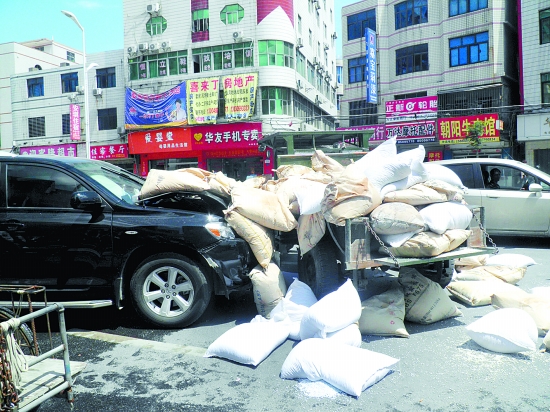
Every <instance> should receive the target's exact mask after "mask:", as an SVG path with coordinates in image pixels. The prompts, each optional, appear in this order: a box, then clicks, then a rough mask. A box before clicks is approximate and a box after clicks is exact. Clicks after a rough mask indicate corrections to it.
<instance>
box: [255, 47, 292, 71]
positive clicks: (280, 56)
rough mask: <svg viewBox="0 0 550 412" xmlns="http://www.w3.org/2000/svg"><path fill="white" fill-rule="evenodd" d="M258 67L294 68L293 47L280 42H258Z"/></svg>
mask: <svg viewBox="0 0 550 412" xmlns="http://www.w3.org/2000/svg"><path fill="white" fill-rule="evenodd" d="M258 53H259V59H260V66H284V67H290V68H294V47H293V46H292V44H290V43H287V42H286V41H282V40H260V41H258Z"/></svg>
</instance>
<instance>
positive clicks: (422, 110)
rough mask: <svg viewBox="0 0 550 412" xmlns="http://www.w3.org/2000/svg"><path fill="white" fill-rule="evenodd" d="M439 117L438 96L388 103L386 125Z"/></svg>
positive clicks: (390, 101)
mask: <svg viewBox="0 0 550 412" xmlns="http://www.w3.org/2000/svg"><path fill="white" fill-rule="evenodd" d="M436 117H437V96H426V97H415V98H413V99H404V100H389V101H387V102H386V123H393V122H406V121H411V120H418V119H435V118H436Z"/></svg>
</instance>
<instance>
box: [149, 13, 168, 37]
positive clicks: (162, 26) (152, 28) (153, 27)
mask: <svg viewBox="0 0 550 412" xmlns="http://www.w3.org/2000/svg"><path fill="white" fill-rule="evenodd" d="M167 26H168V22H167V21H166V19H165V18H164V17H162V16H155V17H151V18H150V19H149V21H148V22H147V23H145V31H147V33H149V35H150V36H155V35H157V34H162V33H164V31H165V30H166V27H167Z"/></svg>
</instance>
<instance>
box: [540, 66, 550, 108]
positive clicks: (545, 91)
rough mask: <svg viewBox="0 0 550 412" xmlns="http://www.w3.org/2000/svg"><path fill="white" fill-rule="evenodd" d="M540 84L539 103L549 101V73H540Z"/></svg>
mask: <svg viewBox="0 0 550 412" xmlns="http://www.w3.org/2000/svg"><path fill="white" fill-rule="evenodd" d="M540 85H541V87H542V91H541V97H542V99H541V100H542V101H541V103H550V73H542V74H541V75H540Z"/></svg>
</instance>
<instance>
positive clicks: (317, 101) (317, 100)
mask: <svg viewBox="0 0 550 412" xmlns="http://www.w3.org/2000/svg"><path fill="white" fill-rule="evenodd" d="M315 104H316V105H317V106H319V105H320V104H321V100H319V95H318V94H317V95H315Z"/></svg>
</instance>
